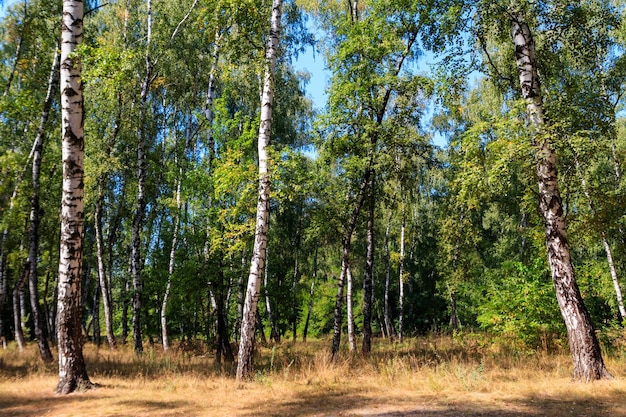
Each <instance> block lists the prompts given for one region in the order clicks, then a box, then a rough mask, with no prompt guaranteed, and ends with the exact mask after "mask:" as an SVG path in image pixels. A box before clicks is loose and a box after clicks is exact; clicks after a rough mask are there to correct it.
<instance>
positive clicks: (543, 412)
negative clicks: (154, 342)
mask: <svg viewBox="0 0 626 417" xmlns="http://www.w3.org/2000/svg"><path fill="white" fill-rule="evenodd" d="M328 346H329V342H328V341H315V342H311V343H307V344H306V345H305V344H302V343H298V344H296V345H295V346H293V345H292V344H291V343H289V342H286V343H284V344H282V345H280V346H276V347H274V348H271V347H270V348H263V349H261V352H260V354H259V357H258V358H257V375H256V377H255V379H254V381H252V382H249V383H246V384H238V383H236V382H235V380H234V378H233V376H232V375H233V369H232V368H231V367H225V368H219V367H216V366H215V364H214V358H213V357H212V356H209V355H204V354H203V351H202V349H197V350H195V351H189V350H186V351H184V350H181V349H177V350H175V351H173V352H171V353H167V354H165V353H163V352H162V351H161V350H160V349H158V348H156V347H155V348H152V349H150V348H148V350H147V351H146V352H145V354H144V356H143V357H141V358H136V357H135V356H134V355H133V353H132V351H130V350H128V348H122V349H119V350H118V351H110V350H109V349H108V348H100V349H97V348H96V347H94V346H92V345H88V346H86V348H85V355H86V359H87V362H88V367H89V373H90V377H91V379H92V381H93V382H96V383H97V384H99V385H100V387H99V388H98V389H96V390H91V391H88V392H83V393H75V394H71V395H69V396H59V395H56V394H54V393H53V390H54V387H55V385H56V382H57V376H56V366H55V365H52V366H44V365H42V364H41V363H40V361H39V359H38V355H37V352H36V346H34V345H33V346H29V348H28V350H27V351H26V352H24V353H19V352H17V351H16V349H15V346H10V347H9V349H7V350H6V351H0V415H2V416H43V415H45V416H311V417H312V416H379V417H400V416H433V417H451V416H488V417H496V416H563V415H571V416H626V363H625V361H624V360H623V359H622V358H620V357H619V355H617V354H615V353H614V354H613V355H610V356H609V357H608V360H607V364H608V367H609V369H610V371H611V372H612V373H613V375H614V376H616V380H614V381H601V382H596V383H592V384H580V383H574V382H572V381H571V379H570V375H571V359H570V357H569V355H567V354H564V353H559V354H550V355H549V354H545V353H535V352H522V353H520V352H518V351H517V350H515V349H513V348H511V347H506V346H502V345H501V344H494V343H487V342H485V341H484V340H483V341H481V340H479V339H471V338H469V340H468V339H461V338H456V339H453V338H450V337H429V338H420V339H413V340H410V341H408V342H406V343H404V344H401V345H400V344H390V343H389V342H387V341H384V340H378V341H377V343H376V344H375V345H374V347H375V352H374V353H373V354H372V355H371V356H370V357H369V358H366V359H363V358H360V357H358V356H354V357H351V356H350V355H349V354H347V353H344V354H343V356H341V358H340V359H339V360H338V361H337V362H336V363H334V364H333V363H331V362H330V361H329V359H328V358H329V352H328Z"/></svg>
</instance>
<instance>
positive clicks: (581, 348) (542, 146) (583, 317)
mask: <svg viewBox="0 0 626 417" xmlns="http://www.w3.org/2000/svg"><path fill="white" fill-rule="evenodd" d="M510 23H511V37H512V40H513V45H514V47H515V59H516V63H517V69H518V71H519V80H520V87H521V95H522V97H523V98H524V100H525V101H526V108H527V112H528V116H529V120H530V125H531V129H532V130H533V132H532V140H533V145H534V147H535V162H536V169H537V178H538V183H539V210H540V212H541V214H542V217H543V220H544V229H545V235H546V248H547V254H548V263H549V264H550V269H551V271H552V280H553V282H554V287H555V290H556V297H557V300H558V304H559V307H560V309H561V314H562V316H563V319H564V321H565V326H566V328H567V334H568V338H569V346H570V350H571V354H572V356H573V359H574V379H575V380H582V381H593V380H598V379H602V378H611V375H610V374H609V372H608V371H607V370H606V368H605V366H604V361H603V359H602V353H601V351H600V345H599V343H598V339H597V337H596V334H595V331H594V328H593V325H592V323H591V317H590V315H589V312H588V310H587V308H586V307H585V304H584V302H583V299H582V296H581V294H580V290H579V289H578V284H577V283H576V278H575V276H574V268H573V266H572V262H571V258H570V252H569V245H568V242H567V233H566V220H565V216H564V214H563V205H562V201H561V196H560V192H559V185H558V173H557V169H556V155H555V152H554V150H553V149H552V146H551V144H550V138H549V134H548V132H547V130H546V126H545V118H544V110H543V99H542V94H541V86H540V81H539V76H538V72H537V60H536V54H535V45H534V41H533V37H532V34H531V31H530V28H529V26H528V23H527V22H526V21H525V18H524V16H523V15H522V14H521V13H516V14H511V22H510Z"/></svg>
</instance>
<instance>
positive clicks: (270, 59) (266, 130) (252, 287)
mask: <svg viewBox="0 0 626 417" xmlns="http://www.w3.org/2000/svg"><path fill="white" fill-rule="evenodd" d="M282 7H283V2H282V0H273V1H272V17H271V28H270V32H269V38H268V41H267V42H268V44H267V52H266V62H265V78H264V83H263V94H262V96H261V123H260V126H259V143H258V148H259V200H258V204H257V216H256V229H255V232H254V250H253V253H252V260H251V262H250V276H249V277H248V289H247V291H246V302H245V305H244V312H243V320H242V322H241V341H240V343H239V362H238V364H237V379H238V380H243V379H249V378H250V377H252V375H253V359H254V355H253V354H254V330H255V323H256V312H257V305H258V302H259V290H260V287H261V273H262V271H263V264H264V263H265V247H266V245H267V223H268V221H269V210H270V207H269V203H270V201H269V199H270V174H269V166H268V163H269V158H268V154H267V153H268V152H267V151H268V149H267V148H268V147H269V142H270V128H271V126H272V101H273V99H274V73H275V72H276V60H277V58H278V39H279V36H280V20H281V17H282Z"/></svg>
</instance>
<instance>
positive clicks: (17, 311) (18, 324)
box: [13, 266, 28, 352]
mask: <svg viewBox="0 0 626 417" xmlns="http://www.w3.org/2000/svg"><path fill="white" fill-rule="evenodd" d="M27 276H28V266H27V268H26V269H25V270H24V274H23V275H22V277H21V278H20V279H19V280H18V281H17V282H16V283H15V287H14V288H13V327H14V333H15V341H16V342H17V349H18V350H19V351H20V352H22V351H23V350H24V348H25V347H26V340H25V339H24V329H22V326H23V325H24V324H23V323H22V317H23V314H22V307H23V304H24V303H22V302H21V300H20V294H21V293H22V291H23V287H24V281H26V277H27Z"/></svg>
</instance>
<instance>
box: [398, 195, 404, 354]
mask: <svg viewBox="0 0 626 417" xmlns="http://www.w3.org/2000/svg"><path fill="white" fill-rule="evenodd" d="M404 218H405V217H404V201H403V202H402V224H401V225H400V267H399V271H398V274H399V278H398V285H399V287H398V288H399V294H398V307H399V309H400V316H399V318H398V340H399V341H400V342H402V338H403V334H404Z"/></svg>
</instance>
